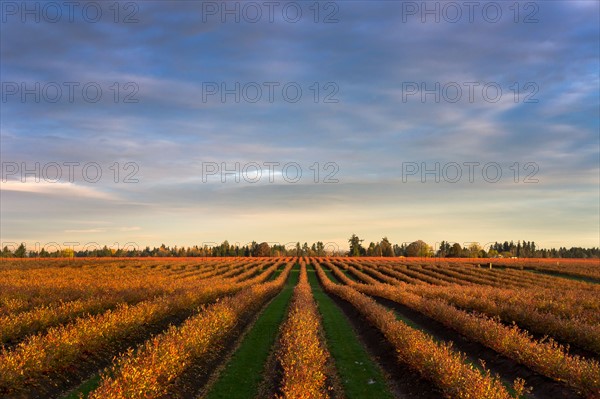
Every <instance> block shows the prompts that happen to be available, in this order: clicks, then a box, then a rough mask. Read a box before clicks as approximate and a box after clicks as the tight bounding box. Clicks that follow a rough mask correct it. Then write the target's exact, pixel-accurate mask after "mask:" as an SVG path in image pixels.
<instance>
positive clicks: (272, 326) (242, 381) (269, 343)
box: [206, 264, 300, 399]
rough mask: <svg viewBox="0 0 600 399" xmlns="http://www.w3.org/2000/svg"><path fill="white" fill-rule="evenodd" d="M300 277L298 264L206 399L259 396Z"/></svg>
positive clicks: (245, 338)
mask: <svg viewBox="0 0 600 399" xmlns="http://www.w3.org/2000/svg"><path fill="white" fill-rule="evenodd" d="M299 278H300V265H298V264H296V265H294V268H293V269H292V271H291V273H290V277H289V278H288V280H287V281H286V284H285V286H284V288H283V290H282V291H281V292H280V293H279V294H278V295H277V296H276V297H275V299H273V300H272V301H271V302H270V303H269V305H268V306H267V308H266V309H265V310H264V311H263V312H262V313H261V314H260V316H259V317H258V319H257V320H256V322H255V323H254V325H253V326H252V328H251V329H250V331H249V332H248V334H246V336H245V337H244V338H243V340H242V343H241V345H240V347H239V348H238V349H237V351H236V352H235V353H234V354H233V356H232V358H231V360H230V361H229V363H228V364H227V365H226V366H225V369H224V370H223V372H222V373H221V375H220V376H219V378H218V379H217V381H216V382H215V384H214V385H213V386H212V388H211V390H210V392H209V393H208V395H207V396H206V399H249V398H254V397H255V396H256V395H257V393H258V386H259V384H260V382H261V381H262V378H263V369H264V366H265V363H266V361H267V358H268V357H269V353H270V350H271V348H272V347H273V345H274V344H275V340H276V338H277V334H278V332H279V326H280V324H281V323H282V322H283V320H284V318H285V316H286V314H287V309H288V306H289V303H290V300H291V298H292V294H293V292H294V287H295V286H296V284H298V280H299Z"/></svg>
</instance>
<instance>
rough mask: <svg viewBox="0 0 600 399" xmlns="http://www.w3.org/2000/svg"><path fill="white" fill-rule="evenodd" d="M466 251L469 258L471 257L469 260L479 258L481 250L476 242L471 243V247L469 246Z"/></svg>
mask: <svg viewBox="0 0 600 399" xmlns="http://www.w3.org/2000/svg"><path fill="white" fill-rule="evenodd" d="M468 249H469V257H471V258H479V257H480V255H481V251H482V249H481V246H480V245H479V244H478V243H476V242H473V243H471V245H469V248H468Z"/></svg>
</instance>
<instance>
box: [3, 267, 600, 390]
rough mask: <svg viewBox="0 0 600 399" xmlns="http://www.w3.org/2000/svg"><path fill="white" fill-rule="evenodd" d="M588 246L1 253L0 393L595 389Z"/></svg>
mask: <svg viewBox="0 0 600 399" xmlns="http://www.w3.org/2000/svg"><path fill="white" fill-rule="evenodd" d="M599 295H600V268H599V265H598V261H597V260H567V259H466V258H461V259H439V258H429V259H426V258H402V257H400V258H398V257H396V258H377V257H372V258H349V257H279V258H269V257H265V258H177V259H156V258H154V259H148V258H145V259H143V258H133V259H124V258H104V259H103V258H87V259H3V261H2V263H1V266H0V340H1V343H2V345H3V349H2V352H1V354H0V395H1V396H2V397H7V398H21V397H23V398H63V397H70V398H77V397H90V398H99V399H105V398H164V397H199V398H200V397H201V398H255V397H256V398H276V397H277V398H327V397H331V398H344V397H346V398H405V397H409V398H411V397H426V398H439V397H452V398H516V397H529V398H549V399H550V398H552V399H555V398H578V397H579V398H598V397H600V365H599V363H598V359H600V301H599V300H598V298H599Z"/></svg>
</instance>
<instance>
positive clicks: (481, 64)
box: [0, 0, 600, 249]
mask: <svg viewBox="0 0 600 399" xmlns="http://www.w3.org/2000/svg"><path fill="white" fill-rule="evenodd" d="M599 4H600V3H599V2H598V1H595V0H594V1H592V0H590V1H556V0H554V1H537V2H524V1H523V2H513V1H510V2H507V1H496V2H487V1H485V2H478V1H477V2H472V3H469V2H461V1H458V2H445V1H444V2H437V1H429V2H412V1H337V2H327V1H321V2H314V1H295V2H286V1H281V2H263V1H259V2H252V1H250V2H235V1H228V2H222V1H217V2H213V1H130V2H126V1H122V2H117V3H115V2H112V1H111V2H100V1H96V2H94V1H79V2H78V3H77V4H76V5H72V4H71V3H69V2H63V1H51V2H38V1H3V2H0V7H1V9H0V13H1V14H0V18H1V20H0V81H1V83H2V87H1V97H2V98H1V99H0V107H1V108H0V156H1V164H2V176H1V182H0V218H1V220H0V241H1V245H2V246H4V245H9V246H13V245H15V243H21V242H25V243H26V244H27V245H28V247H29V248H31V249H33V248H36V247H37V248H39V247H47V248H51V247H57V246H58V247H66V246H75V247H77V248H83V247H90V248H93V247H95V246H96V245H99V246H104V245H107V246H110V247H113V248H117V247H125V246H129V247H131V246H134V247H136V246H137V247H140V248H143V247H145V246H146V245H149V246H158V245H160V244H162V243H165V244H167V245H170V246H173V245H178V246H182V245H184V246H189V245H203V244H209V245H210V244H211V243H220V242H222V241H223V240H228V241H229V242H230V243H239V244H241V245H245V244H247V243H249V242H251V241H253V240H255V241H257V242H262V241H266V242H270V243H280V244H282V245H286V244H287V245H289V244H290V243H295V242H297V241H299V242H302V243H303V242H308V243H309V244H310V243H312V242H316V241H322V242H324V243H327V245H328V246H329V248H336V247H337V248H340V249H343V248H347V246H348V238H349V237H350V235H351V234H353V233H355V234H357V235H358V236H359V237H361V238H363V239H365V241H366V242H367V243H368V242H370V241H378V240H381V238H382V237H384V236H387V237H388V238H389V239H390V241H391V242H393V243H404V242H411V241H415V240H417V239H422V240H424V241H426V242H428V243H429V244H431V245H435V243H439V242H440V241H442V240H446V241H450V242H459V243H469V242H479V243H481V244H482V245H485V244H486V243H489V242H494V241H504V240H515V241H517V240H527V241H530V240H533V241H535V242H536V244H537V245H538V247H539V246H542V247H547V248H549V247H559V246H566V247H570V246H583V247H598V246H600V98H599V96H600V94H599V93H600V83H599V70H600V54H599V51H600V50H599V49H600V26H599V23H600V22H599V21H600V9H599Z"/></svg>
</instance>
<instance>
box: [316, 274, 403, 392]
mask: <svg viewBox="0 0 600 399" xmlns="http://www.w3.org/2000/svg"><path fill="white" fill-rule="evenodd" d="M306 271H307V273H308V281H309V283H310V285H311V288H312V290H313V296H314V298H315V301H316V302H317V305H318V307H319V312H320V313H321V318H322V322H323V330H324V331H325V338H326V340H327V348H328V349H329V352H330V353H331V356H332V357H333V359H334V363H335V367H336V369H337V371H338V374H339V376H340V379H341V383H342V386H343V388H344V394H345V397H346V398H347V399H364V398H377V399H392V398H394V396H393V395H392V393H391V392H390V390H389V389H388V387H387V385H386V383H385V379H384V377H383V373H382V372H381V370H380V369H379V367H378V366H377V365H376V363H375V362H374V361H373V360H372V359H371V357H370V356H369V354H368V353H367V350H366V349H365V347H364V346H363V345H362V343H361V342H360V340H359V339H358V337H357V336H356V333H355V332H354V329H353V328H352V325H351V324H350V322H349V321H348V319H346V316H345V315H344V313H343V312H342V310H341V309H340V308H339V307H338V306H337V305H336V304H335V302H334V301H333V299H331V298H330V297H329V295H327V293H326V292H325V291H324V290H323V288H322V287H321V285H320V284H319V280H318V277H317V274H316V272H315V269H314V267H312V266H310V267H307V270H306Z"/></svg>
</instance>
